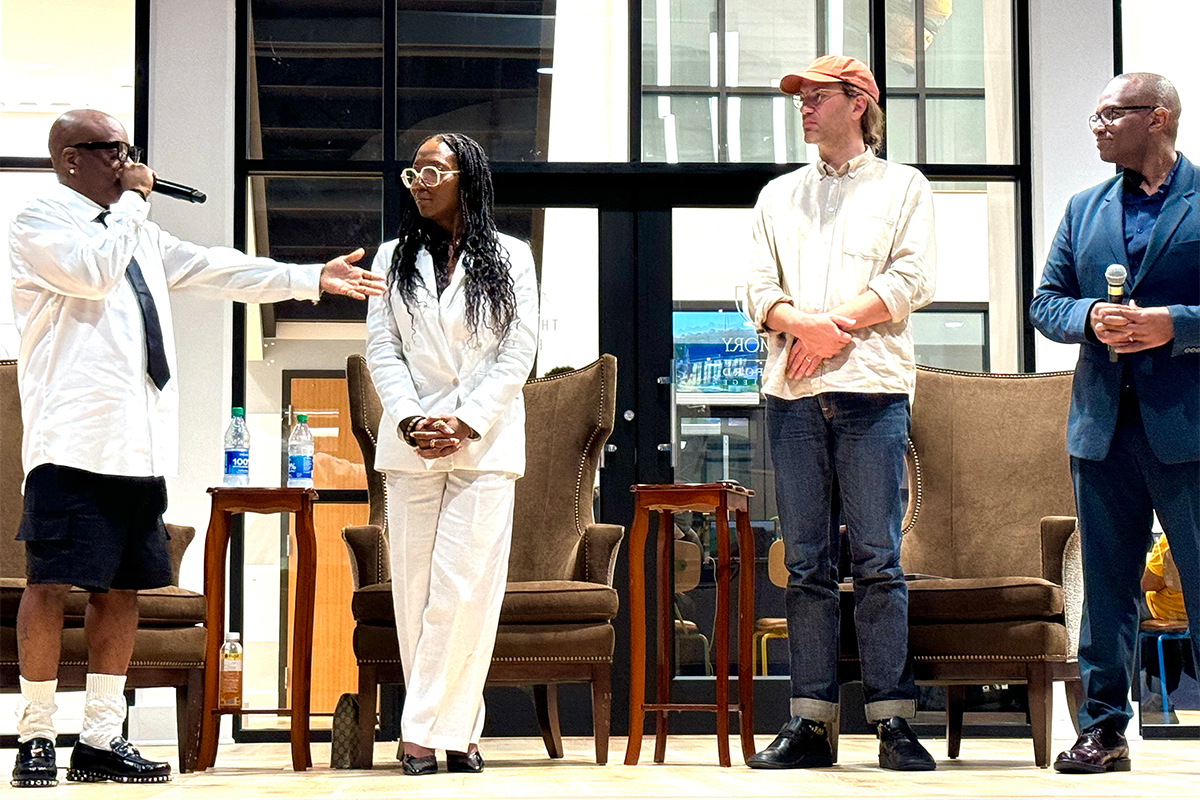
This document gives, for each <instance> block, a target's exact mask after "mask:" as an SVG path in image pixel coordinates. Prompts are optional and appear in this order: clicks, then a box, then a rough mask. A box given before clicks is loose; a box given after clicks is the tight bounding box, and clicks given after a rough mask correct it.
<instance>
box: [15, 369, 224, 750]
mask: <svg viewBox="0 0 1200 800" xmlns="http://www.w3.org/2000/svg"><path fill="white" fill-rule="evenodd" d="M21 430H22V428H21V401H20V397H19V395H18V393H17V363H16V362H15V361H0V686H3V687H4V688H5V690H6V691H7V690H12V689H15V688H16V687H18V686H19V681H18V680H17V678H18V676H19V675H20V666H19V664H18V660H17V630H16V620H17V607H18V605H19V604H20V600H21V593H22V592H23V591H24V589H25V545H24V544H23V543H22V542H18V541H16V538H15V537H16V535H17V527H18V526H19V525H20V522H21V510H22V506H23V500H22V496H21V481H22V480H23V478H24V474H23V471H22V468H21ZM167 531H168V532H169V534H170V537H171V538H170V542H169V547H170V554H171V572H172V576H173V578H174V585H172V586H167V587H165V588H162V589H153V590H150V591H145V592H139V593H138V613H139V615H140V616H139V621H138V632H137V638H136V640H135V641H134V645H133V658H132V660H131V661H130V664H129V672H128V679H127V681H126V687H127V688H128V689H144V688H149V687H152V686H174V687H175V690H176V704H177V705H176V708H177V713H176V724H177V730H178V736H179V771H180V772H191V771H192V770H193V769H194V768H195V764H196V751H197V745H198V744H199V740H200V711H201V705H202V700H203V694H204V637H205V631H204V627H203V625H204V595H202V594H197V593H195V592H191V591H188V590H186V589H181V588H179V586H178V582H179V564H180V561H181V560H182V559H183V552H184V550H186V549H187V546H188V544H190V543H191V541H192V538H193V537H194V536H195V534H196V531H195V529H194V528H188V527H181V526H178V525H167ZM87 599H88V595H87V593H86V592H84V591H82V590H80V589H72V590H71V593H70V595H69V596H68V597H67V604H66V621H65V628H64V630H63V637H62V656H61V662H60V666H59V670H58V686H59V689H62V690H68V691H69V690H82V689H83V688H84V687H85V686H86V676H87V642H86V641H85V640H84V631H83V615H84V611H85V609H86V608H87Z"/></svg>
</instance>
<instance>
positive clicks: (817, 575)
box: [767, 392, 917, 722]
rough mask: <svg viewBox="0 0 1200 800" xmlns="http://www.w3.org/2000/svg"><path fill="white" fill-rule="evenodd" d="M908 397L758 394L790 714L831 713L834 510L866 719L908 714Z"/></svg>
mask: <svg viewBox="0 0 1200 800" xmlns="http://www.w3.org/2000/svg"><path fill="white" fill-rule="evenodd" d="M908 426H909V412H908V397H907V396H905V395H892V394H861V393H854V392H829V393H826V394H821V395H817V396H816V397H805V398H801V399H799V400H783V399H780V398H778V397H771V396H768V397H767V431H768V435H769V436H770V441H771V454H772V461H773V463H774V467H775V494H776V499H777V502H778V506H779V521H780V525H781V526H782V528H783V541H784V558H785V561H786V563H787V568H788V572H789V577H788V586H787V590H786V602H787V620H788V646H789V648H790V650H791V672H792V701H791V714H792V716H800V717H805V718H807V719H811V720H816V721H823V722H827V721H830V720H833V719H835V718H836V717H837V714H838V682H837V659H838V633H839V629H840V628H839V613H838V611H839V604H838V575H837V565H838V560H839V557H840V545H841V537H840V536H839V533H838V519H839V511H840V516H841V519H842V520H843V521H844V523H845V525H846V531H847V540H848V542H849V544H850V561H851V573H852V575H853V578H854V625H855V629H856V630H857V633H858V651H859V654H860V656H861V658H862V679H863V693H864V696H865V699H866V714H867V719H868V720H869V721H872V722H873V721H876V720H881V719H887V718H889V717H894V716H899V717H907V718H911V717H913V716H915V715H916V706H917V703H916V698H917V688H916V684H915V683H914V682H913V677H912V670H911V667H910V665H909V660H908V587H907V585H906V584H905V582H904V570H903V569H902V568H901V567H900V522H901V518H902V515H903V511H904V509H903V507H902V505H901V482H902V480H903V474H904V452H905V449H906V447H907V445H908Z"/></svg>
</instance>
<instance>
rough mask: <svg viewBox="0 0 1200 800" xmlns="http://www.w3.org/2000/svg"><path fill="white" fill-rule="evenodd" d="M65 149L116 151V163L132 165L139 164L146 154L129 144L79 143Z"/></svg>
mask: <svg viewBox="0 0 1200 800" xmlns="http://www.w3.org/2000/svg"><path fill="white" fill-rule="evenodd" d="M67 147H78V148H81V149H83V150H116V151H117V161H125V160H126V159H128V160H129V161H132V162H133V163H134V164H140V163H141V162H142V156H144V155H145V154H146V152H145V151H144V150H142V148H140V147H138V146H137V145H132V144H130V143H129V142H79V143H78V144H70V145H67Z"/></svg>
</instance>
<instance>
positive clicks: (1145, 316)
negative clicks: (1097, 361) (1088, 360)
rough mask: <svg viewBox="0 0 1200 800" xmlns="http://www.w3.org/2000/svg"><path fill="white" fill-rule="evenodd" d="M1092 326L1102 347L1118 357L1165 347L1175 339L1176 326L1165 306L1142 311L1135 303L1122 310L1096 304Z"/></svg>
mask: <svg viewBox="0 0 1200 800" xmlns="http://www.w3.org/2000/svg"><path fill="white" fill-rule="evenodd" d="M1088 324H1089V325H1091V327H1092V331H1093V332H1094V333H1095V334H1096V338H1097V339H1099V340H1100V342H1101V344H1106V345H1108V346H1109V347H1111V348H1112V349H1113V352H1116V353H1137V352H1140V351H1142V350H1149V349H1150V348H1152V347H1158V346H1160V345H1164V344H1166V343H1167V342H1169V341H1171V340H1172V339H1174V338H1175V323H1174V321H1172V319H1171V312H1170V311H1168V310H1167V309H1166V307H1164V306H1154V307H1151V308H1142V307H1141V306H1139V305H1138V304H1137V303H1136V302H1135V301H1133V300H1130V301H1129V305H1127V306H1121V305H1117V304H1115V303H1104V302H1101V303H1096V304H1095V305H1093V306H1092V310H1091V312H1090V313H1089V314H1088Z"/></svg>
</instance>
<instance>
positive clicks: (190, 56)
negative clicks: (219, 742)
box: [129, 0, 236, 743]
mask: <svg viewBox="0 0 1200 800" xmlns="http://www.w3.org/2000/svg"><path fill="white" fill-rule="evenodd" d="M150 8H151V12H150V13H151V19H150V26H151V28H150V130H149V153H148V155H147V163H149V164H150V166H151V167H153V169H154V170H155V171H156V172H157V173H159V174H161V175H162V176H163V177H164V178H167V179H169V180H173V181H178V182H179V183H184V184H187V185H189V186H195V187H197V188H199V189H201V190H202V191H204V192H205V193H206V194H207V195H208V202H206V203H204V204H203V205H194V204H191V203H185V202H183V201H180V200H174V199H171V198H164V197H156V198H154V199H153V200H152V201H151V202H152V211H151V215H150V216H151V219H153V220H154V221H155V222H157V223H158V224H159V225H161V226H162V227H163V228H164V229H166V230H167V231H170V232H171V233H172V234H174V235H175V236H178V237H180V238H181V239H186V240H188V241H193V242H197V243H199V244H204V245H232V244H233V196H234V186H233V174H234V145H233V136H232V131H233V129H234V119H235V112H234V77H235V73H234V55H235V47H234V35H233V34H234V21H235V11H236V8H235V2H234V0H205V2H202V3H197V2H194V0H155V2H153V3H151V4H150ZM171 311H172V314H173V315H174V318H175V320H176V330H175V344H176V351H177V359H178V375H176V376H175V378H176V379H177V380H178V381H179V421H180V431H179V432H180V439H179V444H180V448H179V452H180V458H179V475H178V477H175V478H171V479H169V480H168V481H167V491H168V495H169V497H170V504H169V506H168V508H167V513H166V514H165V518H166V519H167V521H169V522H173V523H176V524H180V525H191V526H193V527H194V528H196V540H195V541H194V542H193V544H192V545H191V547H189V548H188V551H187V554H186V555H185V557H184V561H183V568H182V570H181V571H180V585H182V586H184V587H186V588H188V589H194V590H196V591H201V590H202V589H203V557H204V532H205V530H206V529H207V527H208V510H209V497H208V494H207V493H206V492H205V490H206V489H207V488H208V487H209V486H214V485H216V484H217V483H219V482H220V480H221V471H222V458H223V447H222V443H221V440H222V434H223V433H224V429H225V424H226V422H227V421H228V416H229V397H230V382H231V377H232V359H231V357H230V352H229V351H230V347H231V342H232V333H231V328H232V314H233V312H232V306H231V304H230V303H228V302H225V301H221V300H208V299H204V298H198V297H188V296H186V295H183V294H179V293H174V294H172V295H171ZM137 694H138V697H137V703H136V704H135V705H134V706H133V707H132V708H131V709H130V715H129V722H130V736H131V738H132V739H133V740H134V741H137V742H139V743H149V742H153V741H169V742H173V741H174V740H175V703H174V699H175V695H174V692H173V691H172V690H170V689H151V690H145V691H139V692H138V693H137ZM226 725H228V723H226Z"/></svg>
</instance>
